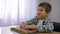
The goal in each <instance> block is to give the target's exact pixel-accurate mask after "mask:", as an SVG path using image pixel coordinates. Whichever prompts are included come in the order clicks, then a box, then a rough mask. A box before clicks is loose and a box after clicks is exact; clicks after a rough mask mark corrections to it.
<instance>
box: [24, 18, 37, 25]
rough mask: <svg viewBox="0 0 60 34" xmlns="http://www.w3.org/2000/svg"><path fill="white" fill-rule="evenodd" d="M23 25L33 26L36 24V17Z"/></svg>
mask: <svg viewBox="0 0 60 34" xmlns="http://www.w3.org/2000/svg"><path fill="white" fill-rule="evenodd" d="M24 23H25V24H27V25H32V24H35V23H37V17H35V18H33V19H31V20H28V21H25V22H24Z"/></svg>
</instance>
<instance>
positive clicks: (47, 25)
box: [20, 2, 54, 32]
mask: <svg viewBox="0 0 60 34" xmlns="http://www.w3.org/2000/svg"><path fill="white" fill-rule="evenodd" d="M51 8H52V7H51V5H50V4H49V3H47V2H42V3H40V4H39V5H38V9H37V16H36V17H35V18H33V19H31V20H29V21H26V22H23V23H22V24H20V28H22V29H27V30H29V29H32V30H38V31H39V32H53V29H54V27H53V22H52V21H51V20H50V19H49V18H48V15H49V13H50V12H51Z"/></svg>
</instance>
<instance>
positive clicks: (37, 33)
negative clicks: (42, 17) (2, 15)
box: [11, 27, 60, 34]
mask: <svg viewBox="0 0 60 34" xmlns="http://www.w3.org/2000/svg"><path fill="white" fill-rule="evenodd" d="M11 30H12V31H15V32H18V33H21V34H28V33H31V32H30V30H23V29H20V28H17V27H16V28H14V27H13V28H11ZM33 34H60V32H52V33H41V32H36V33H33Z"/></svg>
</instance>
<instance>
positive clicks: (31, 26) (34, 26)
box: [29, 25, 38, 30]
mask: <svg viewBox="0 0 60 34" xmlns="http://www.w3.org/2000/svg"><path fill="white" fill-rule="evenodd" d="M29 27H30V29H33V30H38V26H37V25H30V26H29Z"/></svg>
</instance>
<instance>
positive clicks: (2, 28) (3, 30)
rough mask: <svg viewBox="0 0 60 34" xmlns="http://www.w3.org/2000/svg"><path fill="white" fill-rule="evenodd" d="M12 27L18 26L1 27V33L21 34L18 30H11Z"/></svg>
mask: <svg viewBox="0 0 60 34" xmlns="http://www.w3.org/2000/svg"><path fill="white" fill-rule="evenodd" d="M11 27H17V26H7V27H1V34H19V33H16V32H11V30H10V28H11Z"/></svg>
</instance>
